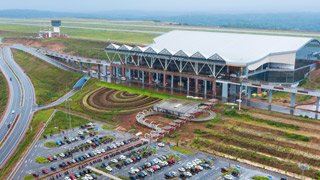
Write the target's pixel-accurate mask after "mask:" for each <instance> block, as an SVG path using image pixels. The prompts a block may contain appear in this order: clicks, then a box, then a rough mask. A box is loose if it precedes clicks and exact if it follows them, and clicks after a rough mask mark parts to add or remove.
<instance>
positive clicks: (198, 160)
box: [192, 159, 201, 164]
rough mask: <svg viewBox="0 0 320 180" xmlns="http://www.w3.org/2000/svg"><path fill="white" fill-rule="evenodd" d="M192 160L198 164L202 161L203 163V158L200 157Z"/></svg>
mask: <svg viewBox="0 0 320 180" xmlns="http://www.w3.org/2000/svg"><path fill="white" fill-rule="evenodd" d="M192 162H195V163H197V164H200V163H201V160H200V159H195V160H193V161H192Z"/></svg>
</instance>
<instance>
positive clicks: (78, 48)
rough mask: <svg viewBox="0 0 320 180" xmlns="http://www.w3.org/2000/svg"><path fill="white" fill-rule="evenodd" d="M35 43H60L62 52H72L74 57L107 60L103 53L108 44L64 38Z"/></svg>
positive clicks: (42, 40)
mask: <svg viewBox="0 0 320 180" xmlns="http://www.w3.org/2000/svg"><path fill="white" fill-rule="evenodd" d="M37 41H38V42H39V43H48V42H51V43H55V42H58V43H62V44H63V45H64V46H65V47H66V49H65V50H64V51H65V52H66V53H69V52H73V55H75V56H82V57H90V58H96V59H108V57H107V55H106V53H105V51H104V48H105V47H107V45H108V44H109V43H108V42H103V41H90V40H81V39H65V38H50V39H41V40H40V39H39V40H37Z"/></svg>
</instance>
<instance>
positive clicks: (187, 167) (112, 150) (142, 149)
mask: <svg viewBox="0 0 320 180" xmlns="http://www.w3.org/2000/svg"><path fill="white" fill-rule="evenodd" d="M101 127H102V125H101V124H97V123H94V128H91V129H90V130H91V131H95V132H97V134H95V135H93V134H92V135H91V136H90V135H89V134H86V133H84V131H85V129H87V128H81V127H79V128H75V129H73V130H69V131H66V132H64V133H60V134H55V135H53V136H52V137H50V136H48V137H47V139H43V140H40V141H38V142H37V144H36V145H35V147H34V148H33V149H32V150H31V152H30V153H29V155H28V157H27V159H26V160H25V161H24V163H23V165H22V166H21V168H20V169H19V170H18V171H17V173H16V175H15V176H14V179H23V178H24V177H25V176H27V175H30V174H34V175H39V177H44V176H46V175H48V174H49V175H50V177H49V178H47V179H61V180H62V179H69V178H70V177H71V178H73V177H74V178H76V177H78V178H77V179H93V178H96V179H109V178H108V177H106V176H101V175H99V174H98V173H95V172H91V171H89V172H88V170H87V167H86V166H88V165H90V166H92V167H94V168H97V169H99V170H103V171H105V172H108V173H110V174H111V175H114V176H122V177H125V178H131V179H195V180H197V179H201V180H202V179H218V178H219V177H221V175H222V174H223V173H222V172H221V168H222V167H230V166H231V167H236V166H237V165H235V164H229V163H227V162H225V161H221V160H213V159H211V158H210V157H207V156H204V155H201V154H182V153H179V152H176V151H174V150H172V149H170V147H169V146H168V145H164V147H159V146H158V144H157V143H154V144H147V142H146V141H145V140H141V139H138V138H135V137H134V136H133V135H132V134H129V133H125V132H121V131H117V130H104V129H102V128H101ZM79 131H81V132H82V133H84V134H82V133H81V132H79ZM81 135H82V138H80V136H81ZM73 138H74V139H73ZM67 140H70V142H69V143H70V144H69V143H67ZM48 141H50V142H53V143H57V141H59V142H62V143H64V145H60V146H58V147H46V146H45V145H44V143H45V142H48ZM93 141H95V142H93ZM155 150H156V151H155ZM68 152H69V154H68ZM153 152H156V153H153ZM148 153H149V154H148ZM60 154H61V155H60ZM62 154H63V155H62ZM54 155H56V157H54ZM36 157H44V158H46V159H48V157H51V158H52V159H51V158H50V160H51V162H49V163H38V162H36V161H35V159H36ZM116 159H117V160H116ZM172 159H174V160H172ZM179 159H180V160H179ZM112 161H113V162H112ZM116 161H117V162H116ZM173 161H174V162H173ZM147 165H148V166H147ZM182 168H184V169H182ZM106 169H108V170H109V171H107V170H106ZM151 169H152V170H151ZM238 169H240V171H241V173H240V174H239V175H238V177H233V176H232V178H233V179H251V177H252V176H255V175H258V176H265V177H267V176H268V175H267V174H265V173H262V172H259V171H255V170H251V169H247V168H244V167H238ZM188 172H190V173H188ZM86 174H91V175H86ZM92 174H95V175H92ZM181 174H184V175H181ZM80 176H81V177H80ZM67 177H68V178H67ZM272 178H273V179H280V178H278V177H272Z"/></svg>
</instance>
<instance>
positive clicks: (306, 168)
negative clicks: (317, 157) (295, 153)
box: [298, 164, 310, 180]
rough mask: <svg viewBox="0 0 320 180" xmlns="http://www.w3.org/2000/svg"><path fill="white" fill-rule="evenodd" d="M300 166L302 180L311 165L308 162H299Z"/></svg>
mask: <svg viewBox="0 0 320 180" xmlns="http://www.w3.org/2000/svg"><path fill="white" fill-rule="evenodd" d="M298 167H299V168H300V169H301V170H302V178H301V179H302V180H303V178H304V171H306V170H309V168H310V167H309V166H308V165H307V164H298Z"/></svg>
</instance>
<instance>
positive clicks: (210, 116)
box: [191, 110, 217, 122]
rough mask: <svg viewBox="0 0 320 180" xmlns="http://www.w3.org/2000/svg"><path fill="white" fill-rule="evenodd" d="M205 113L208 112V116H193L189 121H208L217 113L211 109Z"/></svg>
mask: <svg viewBox="0 0 320 180" xmlns="http://www.w3.org/2000/svg"><path fill="white" fill-rule="evenodd" d="M206 112H207V113H209V116H208V117H204V118H199V119H198V118H195V119H191V121H195V122H201V121H209V120H211V119H213V118H215V117H216V116H217V114H216V113H215V112H213V111H211V110H208V111H206Z"/></svg>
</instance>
